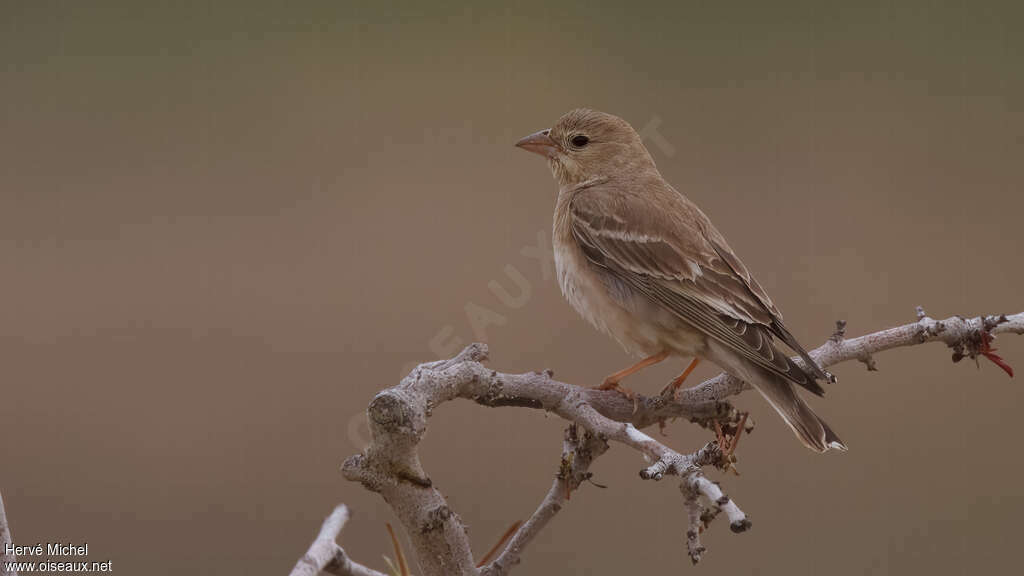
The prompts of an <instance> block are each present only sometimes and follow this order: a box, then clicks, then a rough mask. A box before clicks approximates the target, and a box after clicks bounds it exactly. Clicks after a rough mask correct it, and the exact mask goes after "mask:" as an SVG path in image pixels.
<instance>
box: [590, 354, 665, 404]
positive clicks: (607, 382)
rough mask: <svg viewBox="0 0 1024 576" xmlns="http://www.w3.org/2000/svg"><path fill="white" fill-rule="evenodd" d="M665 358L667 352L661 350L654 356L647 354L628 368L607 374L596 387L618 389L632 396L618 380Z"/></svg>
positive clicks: (599, 388)
mask: <svg viewBox="0 0 1024 576" xmlns="http://www.w3.org/2000/svg"><path fill="white" fill-rule="evenodd" d="M665 358H668V352H661V353H658V354H655V355H654V356H648V357H647V358H644V359H643V360H641V361H639V362H637V363H636V364H633V365H632V366H630V367H629V368H625V369H622V370H619V371H618V372H616V373H614V374H611V375H609V376H608V377H607V378H605V379H604V383H603V384H601V385H600V386H598V387H597V389H598V390H619V391H621V392H622V393H623V394H625V395H626V396H632V393H631V392H629V391H628V390H625V389H624V388H622V387H620V386H619V382H621V381H622V379H623V378H625V377H626V376H629V375H631V374H636V373H637V372H639V371H641V370H643V369H644V368H647V367H648V366H654V365H655V364H657V363H658V362H661V361H662V360H664V359H665Z"/></svg>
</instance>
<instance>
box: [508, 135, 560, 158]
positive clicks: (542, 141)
mask: <svg viewBox="0 0 1024 576" xmlns="http://www.w3.org/2000/svg"><path fill="white" fill-rule="evenodd" d="M550 134H551V130H541V131H540V132H534V133H533V134H530V135H529V136H527V137H526V138H523V139H522V140H520V141H519V142H516V146H517V147H519V148H522V149H523V150H528V151H530V152H533V153H534V154H540V155H541V156H546V157H548V158H552V157H554V155H555V153H556V152H557V151H558V149H557V148H556V147H555V141H554V140H552V139H551V136H550Z"/></svg>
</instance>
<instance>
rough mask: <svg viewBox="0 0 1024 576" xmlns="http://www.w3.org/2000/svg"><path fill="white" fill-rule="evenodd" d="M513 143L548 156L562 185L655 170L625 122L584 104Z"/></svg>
mask: <svg viewBox="0 0 1024 576" xmlns="http://www.w3.org/2000/svg"><path fill="white" fill-rule="evenodd" d="M516 146H518V147H520V148H522V149H524V150H529V151H530V152H533V153H535V154H540V155H541V156H544V157H546V158H547V159H548V164H549V165H550V166H551V173H552V174H554V176H555V180H557V181H558V184H559V186H561V187H562V188H566V187H572V186H575V185H577V184H580V183H582V182H586V181H588V180H591V179H594V178H601V177H608V176H612V175H615V174H621V173H624V172H625V173H628V172H635V171H639V170H644V171H646V170H654V169H655V168H654V160H653V159H652V158H651V155H650V154H649V153H648V152H647V148H645V147H644V145H643V142H641V140H640V135H639V134H637V133H636V130H633V127H632V126H630V125H629V123H628V122H626V121H625V120H623V119H622V118H619V117H618V116H612V115H611V114H605V113H604V112H598V111H597V110H590V109H587V108H577V109H576V110H572V111H571V112H569V113H567V114H566V115H564V116H562V117H561V118H559V119H558V122H556V123H555V125H554V126H552V127H551V128H549V129H547V130H541V131H540V132H535V133H533V134H530V135H529V136H527V137H526V138H523V139H522V140H520V141H518V142H516Z"/></svg>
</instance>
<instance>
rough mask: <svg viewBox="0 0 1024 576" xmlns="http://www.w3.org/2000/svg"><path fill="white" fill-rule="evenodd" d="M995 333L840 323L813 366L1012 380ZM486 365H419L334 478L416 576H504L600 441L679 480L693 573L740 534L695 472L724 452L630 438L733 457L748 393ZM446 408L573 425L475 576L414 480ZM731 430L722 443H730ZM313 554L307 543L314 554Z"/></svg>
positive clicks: (976, 328)
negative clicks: (935, 360) (722, 522)
mask: <svg viewBox="0 0 1024 576" xmlns="http://www.w3.org/2000/svg"><path fill="white" fill-rule="evenodd" d="M1000 333H1016V334H1022V333H1024V313H1022V314H1015V315H1013V316H1005V315H1001V316H982V317H977V318H972V319H966V318H961V317H953V318H949V319H946V320H942V321H936V320H933V319H931V318H929V317H928V316H927V315H926V314H924V311H923V310H919V313H918V320H917V322H914V323H911V324H906V325H903V326H898V327H896V328H890V329H887V330H882V331H880V332H876V333H874V334H869V335H866V336H860V337H858V338H851V339H847V338H846V326H845V323H837V325H836V331H835V332H834V333H833V334H832V335H831V337H830V338H829V339H828V340H827V341H826V342H825V343H824V344H822V345H821V346H820V347H818V348H816V349H815V350H813V351H811V356H812V358H814V360H815V361H816V362H818V363H819V364H820V365H821V366H822V367H823V368H825V367H828V366H832V365H834V364H837V363H840V362H844V361H847V360H859V361H861V362H864V363H865V364H867V365H868V367H869V369H871V368H872V367H874V359H873V355H874V354H876V353H879V352H882V351H885V350H889V349H892V348H897V347H901V346H912V345H916V344H922V343H925V342H944V343H945V344H947V345H948V346H949V347H951V348H952V349H953V360H954V361H958V360H960V359H962V358H966V357H970V358H977V357H979V356H985V357H987V358H988V359H990V360H992V361H993V362H994V363H996V365H998V366H999V367H1001V368H1002V369H1004V370H1006V371H1007V372H1008V373H1010V374H1011V375H1012V369H1011V368H1010V367H1009V366H1008V365H1007V364H1006V363H1005V361H1003V360H1002V359H1001V358H999V357H998V356H997V355H995V354H994V353H993V352H994V349H993V348H991V346H990V343H991V341H992V339H993V337H994V335H995V334H1000ZM486 358H487V347H486V346H485V345H483V344H472V345H470V346H468V347H467V348H466V349H465V350H463V351H462V352H461V353H459V354H458V355H457V356H456V357H455V358H452V359H450V360H441V361H436V362H430V363H427V364H422V365H420V366H418V367H417V368H416V369H414V370H413V371H412V373H410V374H409V375H408V376H407V377H406V378H404V379H403V380H402V382H401V383H400V384H399V385H397V386H395V387H392V388H388V389H386V390H384V391H382V392H380V393H379V394H377V396H376V397H375V398H374V399H373V401H372V402H371V403H370V406H369V408H368V410H367V413H368V415H369V420H370V431H371V433H372V442H371V444H370V446H369V447H368V448H367V449H366V450H364V451H363V453H361V454H357V455H355V456H352V457H350V458H349V459H348V460H346V461H345V464H344V465H343V467H342V471H343V474H344V476H345V477H346V478H347V479H349V480H353V481H358V482H360V483H362V485H363V486H364V487H366V488H367V489H369V490H372V491H374V492H378V493H380V494H381V495H382V496H383V497H384V499H385V500H386V501H387V502H388V504H390V505H391V507H392V509H393V510H394V511H395V513H396V515H397V516H398V518H399V520H400V521H401V522H402V525H403V526H404V528H405V529H406V531H407V533H408V534H409V537H410V540H411V541H412V544H413V548H414V551H415V556H416V560H417V562H418V564H419V567H420V569H421V571H422V574H423V576H435V575H437V576H440V575H451V574H472V575H475V574H485V575H486V576H503V575H505V574H507V573H508V572H509V571H510V570H511V569H512V567H514V566H515V565H516V564H517V563H518V562H519V560H520V557H521V554H522V552H523V549H524V548H525V546H526V545H527V544H529V542H530V541H531V540H532V539H533V538H534V537H535V536H536V535H537V533H538V532H540V530H541V529H543V528H544V527H545V526H546V525H547V523H548V522H550V520H551V519H552V518H553V517H554V516H555V514H557V512H558V511H559V510H560V509H561V507H562V506H563V505H564V504H565V502H566V501H567V500H568V499H569V495H570V494H571V492H572V490H574V489H577V488H578V487H579V486H580V483H581V482H583V481H584V480H586V479H588V478H589V477H590V473H589V470H588V469H589V466H590V464H591V463H592V462H593V459H594V458H596V457H598V456H600V454H602V453H603V452H604V451H605V450H606V449H607V444H606V442H617V443H620V444H623V445H625V446H628V447H630V448H632V449H634V450H636V451H637V452H639V453H640V454H641V455H642V456H643V457H644V458H645V459H646V460H647V463H648V464H647V466H646V467H645V468H643V469H642V470H641V471H640V476H641V478H643V479H651V480H660V479H662V478H664V476H666V475H676V476H678V477H680V479H681V485H680V489H681V491H682V494H683V503H684V506H685V509H686V512H687V520H688V529H687V532H686V537H687V538H686V540H687V549H688V552H689V555H690V558H691V559H692V560H693V561H694V562H697V561H699V560H700V557H701V555H702V554H703V552H704V551H705V550H704V547H703V546H702V545H701V543H700V532H701V530H703V529H704V528H706V527H707V525H708V524H709V523H710V522H711V521H712V520H713V519H714V518H715V517H716V516H718V515H719V514H720V513H721V512H724V513H725V514H726V516H727V517H728V518H729V524H730V528H731V529H732V530H733V531H734V532H743V531H745V530H747V529H748V528H749V527H750V525H751V524H750V520H749V519H748V518H747V516H746V514H744V513H743V511H742V510H740V508H739V507H738V506H737V505H736V504H735V503H734V502H733V501H732V500H731V499H729V498H728V497H727V496H725V495H724V494H723V493H722V490H721V488H720V487H719V486H718V485H717V484H716V483H714V482H711V481H710V480H708V479H707V478H705V477H704V475H703V471H702V468H703V467H706V466H708V465H712V466H715V467H718V468H722V469H726V468H728V467H729V466H730V464H731V459H730V456H731V454H730V453H731V452H732V449H731V447H730V448H728V449H727V450H726V452H727V453H723V447H722V446H719V443H718V442H717V441H715V442H710V443H708V444H707V445H705V446H704V447H703V448H701V449H700V450H698V451H696V452H694V453H691V454H682V453H679V452H676V451H675V450H673V449H671V448H669V447H667V446H665V445H664V444H662V443H661V442H658V441H657V440H655V439H654V438H651V437H650V436H648V435H647V434H645V433H643V432H641V431H640V430H641V429H643V428H645V427H648V426H651V425H653V424H655V423H657V424H664V422H665V421H667V420H670V419H674V418H686V419H689V420H691V421H694V422H698V423H700V424H702V425H704V426H709V423H714V424H716V425H717V426H715V428H716V429H717V431H718V437H719V440H722V441H724V442H726V443H727V444H731V446H735V444H734V442H735V441H736V440H737V439H738V435H739V433H740V431H741V429H742V428H743V427H744V426H745V425H746V427H747V428H749V426H750V423H749V422H747V421H746V419H745V418H743V417H742V416H741V415H739V414H738V413H737V412H736V410H735V409H734V408H733V407H732V406H731V405H730V404H729V403H728V402H726V401H725V399H726V398H728V397H729V396H732V395H735V394H738V393H740V392H742V391H743V390H746V389H748V388H749V386H747V385H746V384H745V383H744V382H742V381H740V380H738V379H736V378H733V377H731V376H727V375H725V374H720V375H718V376H716V377H714V378H711V379H709V380H706V381H704V382H702V383H701V384H698V385H696V386H694V387H691V388H687V389H685V390H683V391H681V392H680V393H679V394H678V398H673V397H672V395H671V394H668V395H665V396H654V397H646V396H639V395H638V396H637V397H636V398H635V400H627V399H626V398H624V397H623V396H622V395H621V394H619V393H617V392H614V391H601V390H596V389H591V388H581V387H578V386H573V385H571V384H567V383H564V382H558V381H556V380H554V379H553V378H552V376H553V374H552V373H551V372H550V371H543V372H531V373H526V374H503V373H499V372H495V371H493V370H490V369H488V368H486V367H484V365H483V364H482V362H483V361H484V360H486ZM795 361H797V362H798V363H799V362H800V360H799V359H795ZM456 398H464V399H470V400H473V401H474V402H476V403H478V404H480V405H483V406H491V407H501V406H514V407H525V408H535V409H541V410H545V411H546V412H551V413H554V414H556V415H558V416H560V417H562V418H563V419H565V420H566V421H568V422H570V423H571V424H572V425H571V426H570V429H569V431H568V432H567V436H566V440H565V443H564V445H563V455H562V466H561V467H560V471H559V474H558V476H557V477H556V479H555V481H554V482H553V483H552V487H551V489H550V490H549V492H548V494H547V495H546V496H545V498H544V500H543V501H542V502H541V504H540V506H539V507H538V508H537V510H536V511H535V512H534V514H533V516H531V518H530V519H529V520H528V521H527V522H526V523H524V524H523V525H522V526H521V527H520V528H519V530H518V531H517V532H516V533H515V535H514V536H513V537H512V538H511V540H510V541H509V543H508V545H507V546H506V548H505V549H504V550H503V551H502V553H501V554H500V555H499V556H498V558H497V559H495V561H494V562H492V563H491V564H489V565H487V566H485V567H484V568H483V569H482V572H481V571H478V570H477V568H476V567H475V565H474V563H473V555H472V553H471V551H470V546H469V539H468V537H467V535H466V529H465V527H464V526H463V524H462V521H461V520H460V519H459V517H458V515H456V514H455V512H454V511H452V510H451V509H450V508H449V507H448V505H447V503H446V501H445V499H444V498H443V496H441V494H440V492H438V490H437V489H436V487H435V486H434V485H433V483H432V481H431V480H430V478H429V477H428V476H427V474H426V472H425V471H424V470H423V467H422V465H421V463H420V460H419V455H418V452H417V446H418V444H419V442H420V440H421V439H422V437H423V435H424V434H425V432H426V429H427V418H428V417H429V416H430V414H431V411H432V410H433V409H434V408H436V407H437V406H438V405H440V404H442V403H444V402H448V401H450V400H453V399H456ZM577 426H578V427H580V428H582V433H581V432H579V431H577V429H576V427H577ZM709 427H710V426H709ZM723 430H725V432H724V434H725V435H724V436H723V432H722V431H723ZM730 431H731V434H732V438H733V439H732V441H731V442H730V441H728V435H729V434H730ZM702 501H704V502H706V504H702V503H701V502H702ZM339 529H340V528H339ZM335 535H336V532H335ZM318 541H320V539H318ZM331 543H332V545H333V546H334V548H333V549H332V548H328V550H333V554H335V555H336V557H339V558H342V560H340V561H338V562H335V563H329V564H328V568H329V569H330V567H331V566H336V565H343V566H350V565H352V564H350V563H349V564H346V562H348V560H347V558H345V557H344V553H343V552H340V548H337V545H336V544H333V539H331ZM316 545H317V543H314V547H315V546H316ZM312 552H313V548H312V547H311V554H312ZM339 554H340V556H338V555H339ZM307 557H312V556H311V555H307ZM315 558H320V557H319V556H316V557H315ZM301 563H302V562H300V564H301ZM312 565H316V562H313V563H312ZM354 566H358V565H354ZM296 569H297V570H298V569H299V566H297V567H296ZM348 569H349V570H350V572H334V573H342V574H349V573H351V574H379V573H376V572H373V571H366V572H358V571H354V570H353V569H352V568H348ZM362 569H363V570H368V569H365V568H362Z"/></svg>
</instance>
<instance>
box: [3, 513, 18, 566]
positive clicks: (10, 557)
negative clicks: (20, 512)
mask: <svg viewBox="0 0 1024 576" xmlns="http://www.w3.org/2000/svg"><path fill="white" fill-rule="evenodd" d="M13 544H14V540H13V538H12V537H11V527H10V526H9V525H8V524H7V510H5V509H4V496H3V494H0V576H18V572H17V571H15V570H13V569H12V570H8V569H7V566H8V565H9V563H11V562H15V561H16V560H17V558H15V556H14V554H8V553H7V547H8V546H11V545H13Z"/></svg>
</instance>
